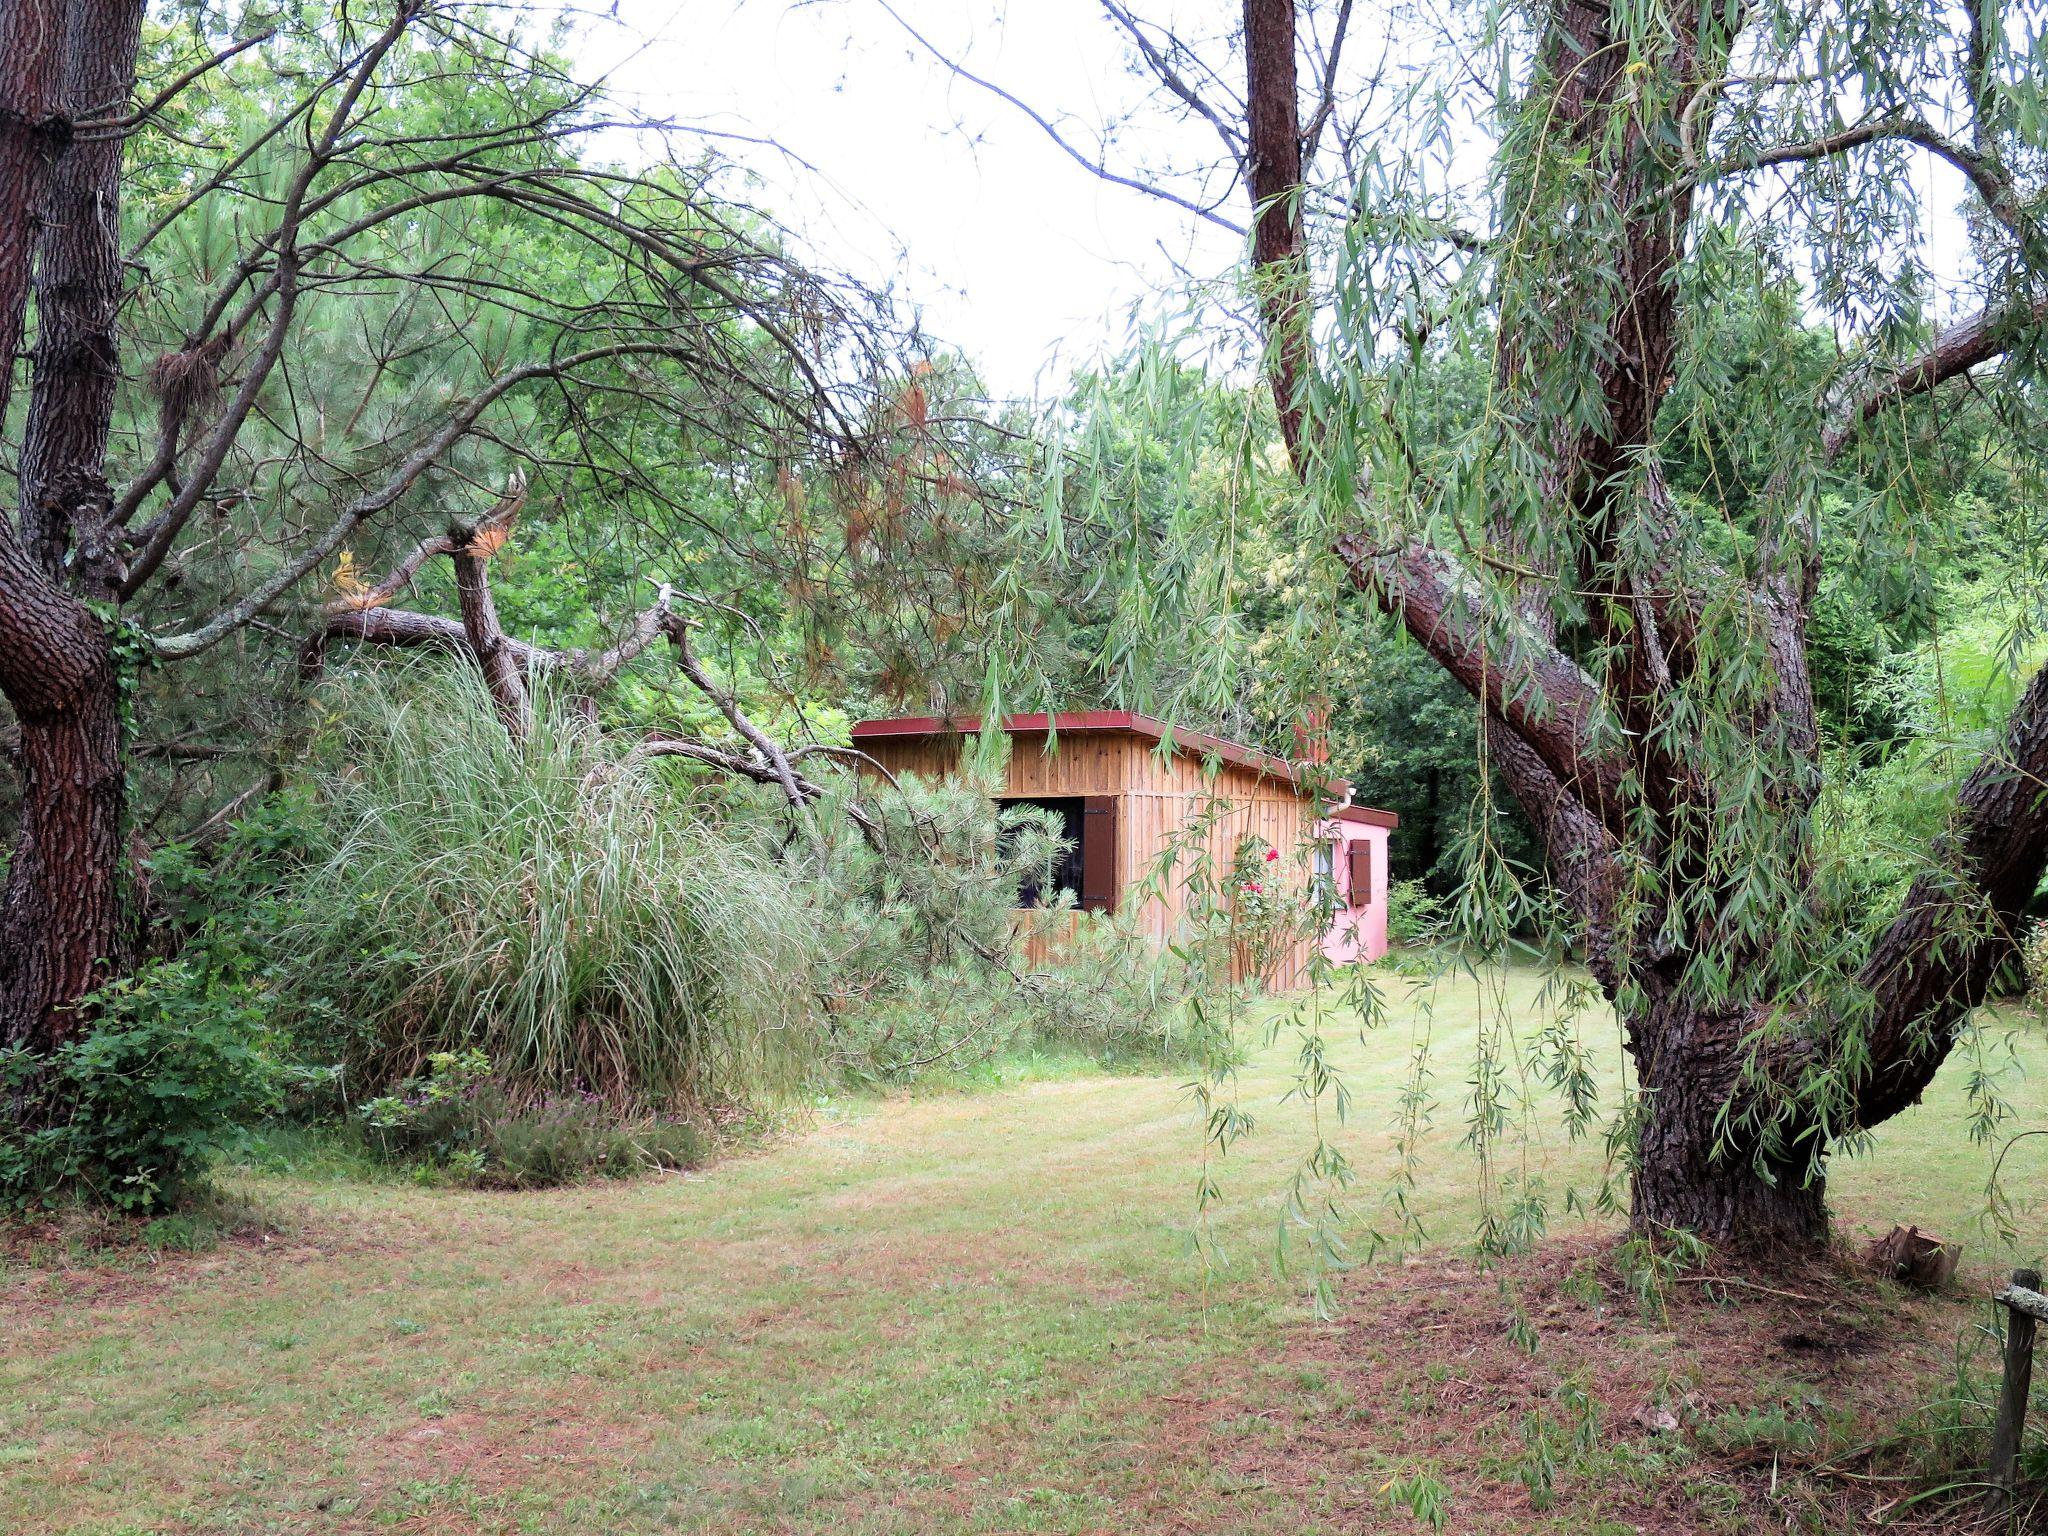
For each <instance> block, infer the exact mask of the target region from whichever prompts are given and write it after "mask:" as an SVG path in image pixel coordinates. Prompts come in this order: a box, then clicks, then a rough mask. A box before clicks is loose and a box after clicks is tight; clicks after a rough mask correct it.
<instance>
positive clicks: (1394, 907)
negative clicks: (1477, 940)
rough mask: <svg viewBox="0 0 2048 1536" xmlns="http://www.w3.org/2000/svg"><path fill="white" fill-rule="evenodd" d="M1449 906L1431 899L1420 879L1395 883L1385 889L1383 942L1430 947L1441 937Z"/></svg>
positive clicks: (1443, 901)
mask: <svg viewBox="0 0 2048 1536" xmlns="http://www.w3.org/2000/svg"><path fill="white" fill-rule="evenodd" d="M1449 915H1450V905H1449V903H1448V902H1446V901H1445V900H1444V898H1443V897H1441V896H1432V895H1431V894H1430V893H1429V888H1428V887H1427V886H1425V885H1424V884H1423V883H1422V882H1421V881H1420V880H1396V881H1395V882H1394V883H1393V884H1392V885H1390V886H1388V887H1387V942H1388V943H1389V944H1395V945H1400V946H1404V947H1405V946H1409V945H1418V944H1433V943H1435V942H1436V941H1437V940H1438V939H1440V938H1441V937H1443V932H1444V925H1445V922H1446V921H1447V920H1448V918H1449Z"/></svg>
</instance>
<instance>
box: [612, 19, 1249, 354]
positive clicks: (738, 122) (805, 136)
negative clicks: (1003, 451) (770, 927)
mask: <svg viewBox="0 0 2048 1536" xmlns="http://www.w3.org/2000/svg"><path fill="white" fill-rule="evenodd" d="M897 8H898V9H899V10H900V11H901V12H902V13H903V15H904V17H905V19H906V20H908V21H909V22H910V23H911V24H912V25H914V26H916V27H917V28H918V29H919V30H920V31H922V32H924V33H925V35H926V36H928V37H930V38H931V39H932V41H933V42H935V43H937V44H939V45H940V46H941V47H944V48H946V49H947V50H948V51H949V52H951V51H953V50H955V49H969V48H971V50H972V56H973V60H974V65H975V67H976V69H977V70H980V71H982V72H983V73H985V74H987V75H988V76H989V77H990V78H992V79H995V80H997V81H998V82H999V83H1001V84H1004V85H1005V86H1007V87H1009V88H1011V89H1014V90H1015V91H1016V92H1017V93H1018V94H1019V95H1020V96H1023V97H1025V98H1026V99H1028V100H1030V101H1032V102H1033V104H1034V105H1037V104H1039V103H1041V102H1042V103H1045V104H1046V106H1047V107H1048V108H1051V107H1066V108H1069V109H1071V110H1073V111H1074V112H1076V113H1077V114H1080V115H1083V116H1085V117H1088V118H1091V119H1097V120H1099V119H1100V117H1102V116H1103V115H1104V114H1105V112H1106V110H1108V109H1113V108H1114V106H1115V105H1116V104H1117V103H1118V102H1121V101H1126V100H1128V99H1129V98H1130V97H1131V95H1132V93H1133V91H1134V89H1135V86H1134V84H1133V83H1132V82H1131V81H1130V80H1129V79H1128V78H1127V77H1126V76H1125V75H1124V73H1123V67H1122V56H1121V51H1120V49H1119V48H1118V45H1117V37H1116V35H1115V34H1114V33H1112V32H1111V31H1110V30H1109V28H1108V26H1107V24H1106V23H1105V22H1104V20H1103V19H1102V12H1101V9H1100V7H1099V6H1097V5H1096V4H1094V0H1027V3H1021V4H1016V5H1012V6H1008V7H1001V6H997V5H991V4H980V3H977V4H975V5H972V6H969V5H965V4H962V3H961V0H897ZM1005 11H1006V12H1007V14H1006V15H1002V16H1001V19H1000V20H998V21H997V22H995V23H993V24H992V23H991V22H990V21H989V19H988V17H989V15H990V14H992V13H1001V12H1005ZM969 12H974V13H980V14H979V15H978V16H977V17H976V18H975V19H974V21H973V30H972V31H970V30H969V17H968V13H969ZM618 16H619V21H618V22H617V23H616V24H612V23H599V24H594V25H592V26H589V27H587V28H585V29H584V32H583V34H582V35H583V42H582V44H581V50H580V51H581V52H582V54H583V57H582V58H581V59H580V60H579V63H580V64H581V66H582V70H583V72H584V73H585V74H590V73H593V72H596V71H609V72H611V73H612V79H613V84H614V89H615V93H616V94H618V95H619V96H621V97H622V98H624V99H625V100H627V101H629V102H630V103H631V104H633V105H634V106H636V107H638V108H640V109H642V110H643V111H646V112H649V113H652V114H655V115H668V114H673V115H674V116H676V117H679V118H685V119H689V120H692V121H696V122H700V123H705V124H707V125H716V126H719V127H723V128H725V129H728V130H732V131H735V132H740V133H749V134H756V135H760V136H763V137H766V138H771V139H774V140H775V141H777V142H778V143H779V144H780V145H782V146H783V147H784V148H786V149H787V150H789V151H790V152H792V153H793V154H794V155H797V156H800V157H801V158H802V159H803V160H804V161H808V162H809V165H810V167H811V168H810V169H807V168H805V167H804V166H802V165H798V164H794V163H791V162H789V161H787V160H785V159H784V158H783V157H780V156H778V155H776V154H774V153H772V152H770V151H768V150H765V149H762V148H757V147H750V146H747V145H745V144H740V143H728V144H727V145H726V150H727V152H728V153H729V154H732V155H733V156H734V157H736V158H738V159H740V160H742V161H744V162H746V163H747V164H749V165H750V166H753V167H754V168H756V169H757V170H758V171H759V172H760V173H761V175H762V176H763V177H764V178H765V180H766V186H765V188H764V189H763V190H762V192H761V194H760V198H761V201H762V202H763V203H764V205H766V206H767V207H769V208H770V209H771V210H772V211H774V212H775V213H776V214H777V215H778V216H779V217H781V218H783V219H785V220H787V221H788V222H790V223H791V224H793V225H794V226H795V227H796V228H797V229H798V230H799V231H800V232H801V233H802V235H803V236H804V238H805V239H806V240H807V242H808V243H809V245H810V247H811V249H812V251H813V252H814V253H815V254H816V255H818V256H820V257H821V258H822V259H823V260H825V261H826V262H827V263H828V264H830V265H834V266H838V267H840V268H842V269H844V270H847V271H849V272H851V273H852V274H853V275H855V276H857V277H861V278H864V279H866V280H868V281H871V282H880V281H887V280H890V279H895V280H896V281H897V282H898V286H899V290H900V291H901V292H902V293H903V294H904V295H905V296H907V297H908V298H910V299H912V300H914V301H915V302H916V303H917V305H918V307H919V308H920V309H921V310H922V312H923V313H924V315H925V317H926V320H927V323H928V327H929V329H930V330H931V332H932V333H933V334H934V335H935V336H937V337H939V338H940V339H942V340H944V341H947V342H950V343H952V344H954V345H957V346H959V347H960V348H961V349H962V350H964V351H965V352H966V353H968V354H969V355H970V356H971V357H973V358H974V359H975V360H976V362H977V363H978V364H979V365H980V366H981V368H982V371H983V373H984V375H985V377H986V378H987V380H988V382H989V384H990V385H991V386H992V387H993V388H995V389H996V390H997V391H999V392H1001V393H1006V394H1018V395H1022V394H1029V393H1031V392H1032V390H1033V388H1034V384H1038V383H1041V382H1042V383H1044V384H1046V385H1049V386H1050V387H1053V388H1057V387H1058V385H1059V384H1060V383H1061V382H1063V381H1064V379H1065V377H1066V375H1067V373H1068V372H1069V371H1070V370H1071V369H1072V368H1073V367H1075V366H1077V365H1079V364H1082V363H1085V362H1087V361H1089V360H1090V359H1091V358H1092V357H1094V356H1095V355H1097V354H1098V353H1099V352H1100V351H1101V350H1102V349H1103V348H1104V347H1105V346H1113V345H1114V344H1115V342H1116V340H1117V339H1118V338H1119V337H1121V336H1122V335H1123V334H1124V332H1125V330H1126V327H1127V324H1128V320H1129V311H1130V307H1131V305H1132V304H1133V303H1135V302H1139V301H1141V300H1143V299H1145V298H1147V297H1148V296H1154V295H1157V294H1159V293H1160V291H1161V290H1162V288H1167V287H1170V286H1171V285H1173V284H1174V282H1175V281H1176V278H1175V267H1176V263H1179V264H1182V265H1185V266H1189V267H1192V268H1193V269H1194V270H1196V271H1199V272H1202V273H1204V274H1207V275H1214V274H1216V273H1219V272H1222V271H1224V270H1225V269H1227V268H1228V266H1229V265H1230V263H1231V260H1232V259H1233V257H1234V256H1235V255H1236V254H1237V245H1236V241H1235V238H1234V237H1233V236H1232V235H1230V233H1229V232H1228V231H1225V230H1221V229H1217V228H1215V227H1214V226H1208V225H1200V224H1199V223H1198V221H1196V220H1194V219H1192V218H1191V217H1189V216H1188V215H1187V214H1185V213H1184V212H1182V211H1181V210H1179V209H1177V208H1172V207H1169V206H1167V205H1165V204H1162V203H1159V202H1157V201H1155V200H1153V199H1151V198H1148V197H1146V196H1144V195H1143V194H1140V193H1136V192H1131V191H1128V190H1125V189H1123V188H1119V187H1115V186H1112V185H1109V184H1108V183H1105V182H1103V181H1101V180H1099V179H1098V178H1096V177H1094V176H1092V175H1090V174H1089V173H1088V172H1087V171H1086V170H1084V169H1083V168H1081V167H1080V166H1078V165H1076V164H1074V163H1073V162H1072V161H1071V160H1069V159H1067V158H1065V157H1064V156H1063V155H1062V154H1061V152H1060V150H1059V149H1058V148H1057V147H1056V146H1055V145H1053V144H1052V142H1051V141H1050V140H1048V139H1047V138H1046V137H1045V135H1044V133H1043V132H1042V131H1041V130H1040V129H1039V128H1038V127H1036V126H1035V125H1034V124H1032V123H1031V122H1030V121H1029V120H1028V119H1026V118H1024V117H1023V116H1022V115H1020V114H1019V113H1018V112H1017V111H1016V109H1014V108H1012V107H1010V106H1007V105H1005V104H1004V103H1002V102H1000V101H998V100H996V99H995V98H994V97H992V96H990V95H988V94H987V93H986V92H984V91H982V90H980V89H978V88H977V87H975V86H972V85H969V84H966V83H964V82H960V81H957V80H955V79H954V78H953V77H952V76H951V75H950V74H949V73H948V72H947V71H946V70H945V69H943V68H942V67H940V66H939V65H937V64H935V63H933V62H932V61H931V60H930V59H929V57H927V56H924V55H922V54H921V53H920V51H919V50H918V49H917V47H916V45H915V44H914V43H913V42H912V41H911V39H910V38H909V37H907V36H906V35H905V34H904V33H902V32H901V31H900V30H899V29H898V28H897V26H896V24H895V23H894V22H893V21H891V20H890V18H889V15H888V14H887V12H885V11H884V10H882V9H881V7H880V6H878V5H876V4H875V3H873V0H827V3H824V4H815V5H803V6H799V5H795V4H792V3H790V0H619V4H618ZM622 61H623V62H622ZM1167 147H1169V146H1166V145H1161V144H1153V145H1150V146H1144V145H1140V146H1136V148H1137V149H1138V150H1139V152H1141V153H1152V152H1154V151H1157V150H1161V149H1164V148H1167ZM1210 147H1212V146H1207V145H1204V144H1203V143H1201V142H1200V140H1199V139H1193V140H1190V141H1189V142H1188V143H1187V145H1186V148H1187V149H1188V150H1189V151H1191V152H1192V153H1195V154H1202V153H1206V152H1207V151H1208V149H1209V148H1210Z"/></svg>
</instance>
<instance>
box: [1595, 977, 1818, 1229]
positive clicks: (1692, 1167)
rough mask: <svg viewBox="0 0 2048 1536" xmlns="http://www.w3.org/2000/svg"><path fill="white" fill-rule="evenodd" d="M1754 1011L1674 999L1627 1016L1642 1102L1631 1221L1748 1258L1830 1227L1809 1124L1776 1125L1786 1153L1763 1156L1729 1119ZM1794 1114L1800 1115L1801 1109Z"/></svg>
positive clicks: (1740, 1084)
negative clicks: (1688, 1236) (1720, 1008)
mask: <svg viewBox="0 0 2048 1536" xmlns="http://www.w3.org/2000/svg"><path fill="white" fill-rule="evenodd" d="M1751 1022H1752V1021H1751V1018H1750V1017H1749V1016H1748V1015H1747V1014H1740V1013H1728V1012H1713V1011H1710V1010H1708V1009H1705V1008H1702V1007H1701V1006H1700V1005H1699V1004H1697V1003H1696V1002H1693V1001H1691V1000H1689V999H1685V998H1683V997H1680V996H1678V995H1675V994H1673V995H1667V996H1665V997H1663V998H1661V999H1659V1000H1657V1001H1656V1002H1654V1003H1652V1004H1651V1006H1650V1007H1649V1008H1648V1009H1647V1010H1645V1011H1644V1012H1643V1013H1642V1014H1641V1015H1639V1016H1638V1017H1636V1018H1633V1019H1631V1020H1630V1021H1629V1029H1628V1037H1629V1049H1630V1052H1631V1054H1632V1055H1633V1056H1634V1058H1635V1063H1636V1072H1637V1075H1638V1089H1639V1092H1640V1094H1641V1097H1642V1110H1641V1121H1640V1123H1639V1125H1638V1127H1637V1132H1636V1144H1635V1159H1636V1163H1635V1169H1634V1177H1633V1179H1632V1180H1631V1199H1630V1209H1629V1224H1630V1226H1632V1227H1633V1228H1634V1229H1635V1230H1636V1231H1637V1232H1639V1233H1643V1234H1645V1235H1650V1236H1655V1235H1657V1234H1659V1233H1662V1232H1667V1231H1670V1230H1671V1229H1673V1228H1678V1229H1682V1230H1684V1231H1687V1232H1691V1233H1693V1234H1694V1235H1696V1236H1698V1237H1701V1238H1704V1239H1705V1240H1706V1241H1708V1242H1709V1243H1712V1244H1714V1245H1715V1246H1716V1247H1718V1248H1725V1249H1730V1250H1734V1251H1737V1252H1742V1253H1748V1254H1751V1255H1760V1256H1761V1255H1772V1254H1783V1253H1793V1252H1799V1251H1803V1250H1811V1249H1815V1248H1818V1247H1820V1246H1822V1245H1823V1244H1825V1243H1826V1241H1827V1234H1828V1212H1827V1183H1826V1177H1825V1164H1824V1162H1823V1161H1822V1159H1821V1157H1820V1155H1819V1153H1818V1149H1819V1145H1820V1140H1819V1138H1818V1137H1817V1136H1814V1135H1812V1134H1810V1132H1811V1131H1812V1130H1813V1127H1812V1126H1811V1125H1806V1124H1792V1125H1786V1124H1782V1123H1781V1124H1780V1125H1779V1126H1778V1130H1779V1131H1780V1133H1781V1135H1780V1136H1779V1137H1778V1138H1777V1143H1778V1145H1779V1146H1782V1147H1783V1148H1785V1149H1787V1150H1786V1151H1784V1152H1782V1153H1781V1152H1777V1151H1775V1150H1774V1151H1772V1152H1766V1153H1760V1152H1759V1149H1758V1146H1757V1144H1756V1142H1755V1141H1754V1140H1752V1139H1749V1138H1748V1137H1745V1136H1744V1135H1743V1134H1742V1124H1743V1122H1741V1121H1740V1120H1738V1119H1735V1118H1734V1117H1730V1116H1727V1115H1725V1114H1724V1111H1725V1109H1726V1107H1727V1106H1728V1104H1729V1103H1730V1101H1731V1099H1733V1098H1734V1097H1735V1096H1736V1095H1737V1094H1738V1093H1740V1092H1743V1091H1744V1088H1743V1075H1744V1067H1745V1065H1746V1056H1747V1047H1746V1045H1745V1036H1746V1035H1747V1034H1748V1032H1749V1026H1750V1024H1751ZM1787 1111H1788V1112H1790V1113H1793V1114H1795V1115H1796V1114H1797V1113H1798V1111H1797V1106H1796V1104H1791V1105H1788V1106H1787Z"/></svg>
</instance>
